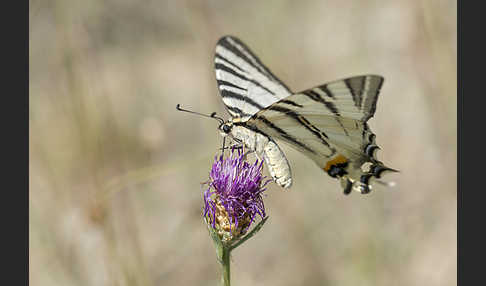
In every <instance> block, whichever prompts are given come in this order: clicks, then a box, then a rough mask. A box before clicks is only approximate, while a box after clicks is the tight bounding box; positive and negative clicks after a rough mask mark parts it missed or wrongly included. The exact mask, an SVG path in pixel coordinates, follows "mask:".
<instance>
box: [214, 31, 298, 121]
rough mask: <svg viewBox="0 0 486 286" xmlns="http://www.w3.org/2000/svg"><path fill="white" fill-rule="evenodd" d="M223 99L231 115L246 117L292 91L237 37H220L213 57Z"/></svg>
mask: <svg viewBox="0 0 486 286" xmlns="http://www.w3.org/2000/svg"><path fill="white" fill-rule="evenodd" d="M214 64H215V71H216V80H217V83H218V88H219V91H220V94H221V96H222V98H223V102H224V104H225V105H226V107H227V109H228V112H229V113H230V114H231V115H232V116H233V117H240V118H242V119H248V118H249V117H250V116H252V115H253V114H255V113H257V112H258V111H260V110H261V109H263V108H265V107H267V106H270V105H271V104H273V103H275V102H277V101H279V100H280V99H283V98H285V97H287V96H289V95H291V94H292V93H291V91H290V90H289V88H288V87H287V86H285V84H283V83H282V81H280V80H279V79H278V78H277V77H275V76H274V75H273V73H272V72H271V71H270V70H269V69H268V68H267V67H266V66H265V65H263V64H262V62H261V61H260V60H259V59H258V57H257V56H256V55H255V54H254V53H253V52H252V51H251V50H250V49H249V48H248V47H247V46H246V45H245V44H243V43H242V42H241V41H240V40H239V39H237V38H235V37H232V36H225V37H223V38H221V39H220V40H219V41H218V43H217V45H216V55H215V58H214Z"/></svg>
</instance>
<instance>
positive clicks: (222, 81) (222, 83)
mask: <svg viewBox="0 0 486 286" xmlns="http://www.w3.org/2000/svg"><path fill="white" fill-rule="evenodd" d="M218 86H230V87H234V88H237V89H241V90H244V91H246V90H247V89H246V88H243V87H241V86H238V85H236V84H234V83H231V82H229V81H225V80H218Z"/></svg>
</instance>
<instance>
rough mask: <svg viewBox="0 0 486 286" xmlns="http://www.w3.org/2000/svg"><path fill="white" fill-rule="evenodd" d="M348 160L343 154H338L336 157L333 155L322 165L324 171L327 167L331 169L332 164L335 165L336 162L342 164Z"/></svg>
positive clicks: (327, 169)
mask: <svg viewBox="0 0 486 286" xmlns="http://www.w3.org/2000/svg"><path fill="white" fill-rule="evenodd" d="M346 162H348V159H346V157H344V156H343V155H341V154H339V155H337V156H336V157H334V158H333V159H332V160H330V161H329V162H327V163H326V166H324V168H323V169H324V171H326V172H327V171H329V169H331V167H332V166H334V165H337V164H343V163H346Z"/></svg>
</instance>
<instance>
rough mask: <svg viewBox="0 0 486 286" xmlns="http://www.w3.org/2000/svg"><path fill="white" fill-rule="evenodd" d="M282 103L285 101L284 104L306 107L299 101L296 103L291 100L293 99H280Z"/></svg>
mask: <svg viewBox="0 0 486 286" xmlns="http://www.w3.org/2000/svg"><path fill="white" fill-rule="evenodd" d="M282 103H283V104H288V105H292V106H295V107H304V106H303V105H300V104H298V103H295V102H293V101H291V100H286V99H283V100H280V101H279V102H278V104H282Z"/></svg>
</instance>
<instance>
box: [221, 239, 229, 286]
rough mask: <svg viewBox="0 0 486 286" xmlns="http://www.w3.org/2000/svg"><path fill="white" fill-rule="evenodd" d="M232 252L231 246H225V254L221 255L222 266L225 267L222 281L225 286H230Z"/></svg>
mask: <svg viewBox="0 0 486 286" xmlns="http://www.w3.org/2000/svg"><path fill="white" fill-rule="evenodd" d="M230 253H231V249H230V248H229V247H226V246H223V255H222V257H221V266H222V267H223V273H222V277H221V282H222V285H223V286H230V285H231V281H230Z"/></svg>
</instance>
